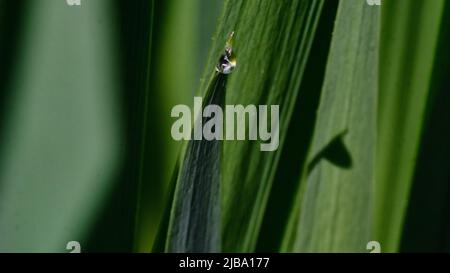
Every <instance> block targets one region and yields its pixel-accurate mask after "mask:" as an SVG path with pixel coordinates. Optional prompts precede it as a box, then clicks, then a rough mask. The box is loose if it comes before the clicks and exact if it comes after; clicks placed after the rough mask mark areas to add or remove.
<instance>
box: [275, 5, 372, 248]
mask: <svg viewBox="0 0 450 273" xmlns="http://www.w3.org/2000/svg"><path fill="white" fill-rule="evenodd" d="M379 14H380V8H379V7H372V6H369V5H367V4H366V3H365V1H356V0H347V1H341V2H340V4H339V8H338V14H337V18H336V24H335V30H334V34H333V39H332V44H331V49H330V55H329V58H328V65H327V70H326V74H325V80H324V84H323V90H322V94H321V100H320V105H319V109H318V111H317V121H316V126H315V129H314V136H313V140H312V144H311V147H310V150H309V153H308V160H307V163H306V165H305V167H304V172H303V178H302V179H301V182H300V183H301V188H300V191H299V193H298V198H297V203H296V205H297V207H296V208H295V209H294V210H293V214H292V216H291V217H292V219H291V222H290V224H289V227H288V232H287V235H286V237H285V241H284V245H283V247H282V251H300V252H362V251H365V248H366V244H367V243H368V242H369V241H370V239H371V234H372V222H373V221H372V218H373V212H372V209H373V208H372V201H373V187H374V166H375V143H376V113H377V112H376V111H377V92H378V45H379V38H378V37H379V24H380V16H379Z"/></svg>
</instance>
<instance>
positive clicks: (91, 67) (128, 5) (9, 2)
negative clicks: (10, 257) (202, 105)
mask: <svg viewBox="0 0 450 273" xmlns="http://www.w3.org/2000/svg"><path fill="white" fill-rule="evenodd" d="M284 1H287V2H289V1H291V2H289V3H300V4H298V5H297V4H292V5H291V4H288V3H287V2H283V0H274V1H273V2H268V0H251V1H250V0H249V1H248V2H245V0H227V1H223V0H161V1H160V0H155V1H150V0H129V1H120V0H81V3H82V5H81V6H68V5H67V3H66V2H65V1H63V0H45V1H38V0H31V1H30V0H28V1H27V0H0V252H68V251H67V250H66V244H67V242H69V241H79V242H80V243H81V246H82V251H83V252H149V251H151V249H152V246H153V244H154V241H155V239H159V240H164V239H165V238H157V234H158V228H159V226H160V221H161V219H162V218H163V215H164V213H165V211H166V212H167V209H168V208H170V204H171V195H170V192H171V190H170V189H171V187H172V186H173V185H170V183H169V182H170V180H171V177H172V175H173V172H174V168H175V163H176V161H177V159H178V156H179V148H180V145H181V144H180V143H178V142H175V141H173V140H172V138H171V136H170V128H171V124H172V121H173V119H172V118H171V117H170V110H171V108H172V107H173V106H174V105H176V104H187V105H191V104H192V103H193V100H192V97H193V96H194V95H195V94H199V93H201V92H202V90H204V89H205V87H204V86H205V82H206V81H205V79H206V78H207V77H208V76H209V75H210V71H211V68H212V66H213V65H214V63H215V61H216V59H215V58H217V54H216V53H217V52H219V51H220V50H222V48H223V43H222V41H223V40H224V39H226V33H228V32H229V31H230V30H233V29H231V28H232V27H234V28H235V29H236V30H237V31H238V32H237V33H238V36H237V40H238V42H237V46H236V47H237V49H238V50H239V49H240V50H241V51H240V52H242V54H241V55H240V56H239V55H238V63H239V61H240V64H242V63H243V64H244V65H243V67H244V68H243V69H242V70H241V71H242V72H236V74H237V76H236V78H235V80H234V81H232V82H231V84H230V101H234V102H235V101H239V99H240V98H242V99H244V101H246V102H254V103H259V102H264V100H266V101H269V100H271V101H277V102H278V101H280V100H281V101H283V102H285V103H286V104H289V105H290V107H289V111H287V110H286V112H283V113H285V114H286V115H285V116H286V120H285V121H284V122H285V124H283V126H284V127H283V128H284V129H283V128H282V130H284V131H282V133H283V134H284V135H285V136H284V141H283V143H282V146H280V149H279V151H278V152H277V154H276V157H274V158H275V159H271V158H269V159H268V161H267V162H269V163H270V164H269V163H267V162H266V164H269V165H270V166H268V167H267V166H266V167H267V168H268V169H270V170H268V171H270V173H271V174H272V175H271V176H270V177H271V178H265V177H260V176H259V174H258V172H259V169H256V170H255V169H252V170H250V168H248V169H249V170H247V169H246V168H244V167H242V168H238V167H235V166H234V165H233V164H235V163H236V164H238V163H242V162H246V161H247V162H250V161H251V160H248V159H249V158H250V157H249V158H247V157H245V155H244V153H240V152H241V151H249V152H248V154H250V148H249V147H247V146H246V147H244V148H242V149H241V148H240V147H238V148H236V147H235V146H233V144H230V146H227V147H226V148H225V150H226V152H228V154H227V155H226V157H225V158H226V160H227V161H226V163H225V166H226V169H225V170H226V172H225V173H227V172H228V174H230V175H229V176H227V177H225V180H226V181H228V182H229V183H228V182H227V183H228V184H225V187H224V188H225V189H226V193H225V195H226V197H225V201H224V202H227V200H228V199H227V197H228V196H238V197H236V198H235V199H233V198H232V197H230V199H231V200H232V201H233V203H232V204H229V206H227V205H225V208H226V209H228V210H226V213H228V214H227V217H228V218H226V219H227V220H228V221H231V223H229V222H228V223H225V226H226V228H225V231H224V236H225V238H226V239H227V241H225V242H224V243H223V244H224V245H225V247H224V248H225V249H226V250H228V251H248V250H251V251H270V252H277V251H295V250H296V249H295V248H288V249H286V248H284V247H283V246H282V245H283V240H286V238H289V237H288V236H287V235H286V234H287V231H286V229H287V226H288V224H289V222H291V221H292V219H294V218H295V217H293V218H292V213H295V212H296V209H295V207H296V203H295V202H296V200H297V192H298V191H300V190H299V188H300V186H299V183H300V182H299V181H302V183H306V182H303V181H304V180H303V179H302V177H303V176H304V175H305V174H304V172H305V169H304V168H303V169H302V166H304V165H307V163H308V162H307V161H308V151H309V145H310V143H311V142H312V139H313V138H314V137H313V136H314V132H315V131H314V128H315V124H316V123H315V122H316V118H317V116H316V115H317V111H318V109H319V103H320V99H321V92H320V90H321V89H322V87H323V83H324V81H326V79H325V78H326V74H325V70H326V67H327V65H329V62H330V61H329V59H328V58H329V56H330V54H329V53H330V51H331V50H332V49H330V48H331V47H332V45H336V44H335V43H332V41H333V36H332V35H331V33H332V32H333V28H334V27H335V25H336V24H335V22H336V21H335V19H336V18H338V15H337V10H338V5H339V4H338V3H339V2H338V1H334V2H333V1H329V2H326V3H325V4H323V8H322V9H321V10H320V9H319V8H318V5H316V4H315V3H319V2H320V3H321V4H320V5H322V2H323V1H321V0H317V1H314V0H289V1H288V0H284ZM342 1H346V0H341V1H340V2H342ZM348 1H355V0H348ZM331 2H333V3H331ZM360 2H362V1H360ZM399 2H401V3H399ZM270 3H271V4H270ZM355 3H356V2H355ZM355 5H356V4H355ZM309 9H311V10H315V12H311V14H313V15H308V16H310V17H308V18H313V16H317V18H318V22H317V28H315V29H314V30H315V32H314V31H309V29H308V28H303V25H302V26H300V23H299V24H298V28H296V27H293V29H294V30H293V32H292V33H290V32H289V31H287V30H286V29H284V28H285V27H286V25H289V24H288V23H292V22H294V23H296V22H297V21H294V20H296V19H295V18H303V17H302V16H305V18H306V17H307V16H306V15H305V14H307V13H303V10H308V11H309ZM308 14H309V13H308ZM380 16H381V17H380V18H381V19H380V21H379V22H378V21H375V20H374V23H373V26H374V27H376V30H378V31H379V34H380V46H379V51H378V53H379V55H377V56H378V58H379V61H380V62H379V73H378V72H377V73H376V74H374V75H373V77H374V78H375V79H376V80H375V81H376V82H377V84H376V85H377V87H376V88H377V91H378V93H377V94H378V104H377V109H376V112H375V115H376V116H377V123H376V126H377V127H376V130H377V145H376V146H374V147H373V149H374V150H376V151H377V152H376V154H377V162H376V167H374V169H373V172H374V177H375V181H376V182H375V185H373V186H374V189H370V190H369V191H370V194H371V196H372V191H373V192H375V193H374V194H373V199H374V201H373V202H374V203H373V204H372V203H370V204H369V206H370V209H373V210H374V219H375V220H374V221H375V223H374V225H373V226H374V230H373V231H372V230H371V233H373V234H374V235H373V237H371V238H370V239H373V240H380V241H381V243H382V247H384V246H386V251H390V252H396V251H405V252H409V251H430V252H435V251H450V223H449V221H450V196H449V195H450V184H449V182H450V169H449V168H448V165H449V162H450V160H449V159H450V158H449V157H450V141H449V140H450V107H449V106H450V90H449V84H448V76H449V73H450V55H449V52H448V48H449V46H450V32H449V29H448V26H449V25H450V3H449V2H448V1H444V0H402V1H395V0H385V1H384V2H383V6H382V8H381V15H380ZM242 18H244V19H242ZM245 18H246V19H245ZM314 18H316V17H314ZM298 20H300V19H298ZM308 20H309V19H308ZM311 20H312V19H311ZM286 22H288V23H286ZM299 22H300V21H299ZM301 22H302V24H303V23H304V22H303V21H301ZM378 23H379V24H378ZM307 26H308V25H307ZM378 27H379V28H378ZM305 29H306V30H305ZM353 30H354V31H358V30H359V29H353ZM239 31H241V32H239ZM252 31H253V32H252ZM296 31H298V33H297V32H296ZM276 33H279V35H280V36H279V37H277V38H278V40H277V39H276V38H274V37H275V36H271V35H275V34H276ZM303 33H306V34H307V35H306V34H305V35H301V34H303ZM239 35H240V36H239ZM283 35H284V36H283ZM305 37H306V38H305ZM239 38H240V39H241V40H240V42H239ZM283 38H285V39H286V41H288V45H285V44H282V43H281V41H284V40H283ZM369 38H370V37H369ZM302 39H306V40H307V41H309V42H310V43H311V49H310V51H308V50H306V51H304V52H303V51H302V52H296V49H297V46H300V45H302V41H304V40H302ZM308 39H309V40H308ZM277 42H279V43H277ZM276 45H277V46H279V47H275V46H276ZM282 45H283V46H282ZM290 45H292V46H290ZM338 45H339V44H338ZM271 46H272V48H271ZM286 48H287V51H282V50H283V49H286ZM302 49H303V47H302ZM377 50H378V48H377ZM286 52H287V53H286ZM308 52H309V54H308ZM238 53H239V52H238ZM208 54H211V55H208ZM289 54H291V55H289ZM296 54H299V55H296ZM211 56H212V57H211ZM280 56H281V57H280ZM291 56H292V57H291ZM331 56H332V55H331ZM239 58H240V59H239ZM266 58H267V59H266ZM355 58H356V57H355ZM363 59H364V58H363ZM266 60H268V62H267V63H265V61H266ZM277 60H279V62H277ZM297 60H301V63H302V64H303V63H304V65H305V69H300V68H298V67H297V63H296V61H297ZM252 61H254V62H252ZM282 61H286V64H287V65H286V67H285V68H283V67H282V66H283V63H282ZM261 63H263V65H261ZM361 63H363V61H361ZM246 64H247V66H246ZM252 65H253V66H252ZM291 68H292V69H291ZM251 69H253V70H251ZM258 69H260V70H258ZM283 69H284V70H283ZM354 69H358V68H354ZM248 70H251V71H250V72H248ZM252 71H253V73H252ZM300 71H301V73H300ZM272 72H273V74H270V73H272ZM294 72H297V73H294ZM238 73H241V74H238ZM291 74H292V75H293V76H292V75H291ZM283 76H285V78H283ZM271 77H274V78H275V80H273V78H271ZM276 80H277V81H276ZM297 80H298V82H297ZM301 80H302V81H301ZM291 81H292V82H295V84H293V85H291V84H288V83H291ZM300 82H301V84H300ZM239 84H242V85H245V84H247V85H246V87H248V89H249V90H250V91H251V90H252V88H254V89H258V88H259V89H258V90H262V91H261V94H259V93H258V94H256V93H252V94H243V95H242V96H241V97H239V96H240V95H239V93H238V91H240V90H238V89H237V87H239V86H240V85H239ZM277 84H278V85H277ZM296 84H297V85H298V87H299V88H294V89H295V92H294V91H293V90H287V92H286V93H276V94H277V95H273V94H275V93H274V92H273V90H271V88H285V89H288V87H291V86H294V87H296V86H297V85H296ZM378 85H379V87H378ZM298 90H301V91H300V95H299V96H297V95H296V94H297V93H296V92H297V91H298ZM271 92H272V93H271ZM322 92H324V91H322ZM255 94H256V95H255ZM279 94H281V95H279ZM283 94H284V95H285V97H282V98H279V96H283ZM253 95H254V96H255V97H252V96H253ZM258 96H259V97H258ZM252 99H253V101H252ZM322 99H323V97H322ZM243 145H247V144H245V143H244V144H243ZM350 146H351V145H350ZM239 149H241V150H239ZM233 152H234V153H233ZM238 152H239V153H238ZM333 152H334V153H336V151H333ZM337 153H338V154H339V153H341V154H340V155H342V153H343V154H344V155H345V153H346V151H345V149H344V151H340V150H338V151H337ZM253 159H254V158H253ZM357 160H358V159H357ZM357 160H356V163H354V164H356V165H357V164H358V161H357ZM264 170H266V169H264ZM371 170H372V169H371ZM251 171H253V172H251ZM261 173H262V171H261ZM259 178H261V181H262V180H264V179H265V181H269V182H268V183H261V184H259V180H258V179H259ZM233 179H234V180H233ZM241 179H242V180H245V181H254V182H255V183H254V184H253V185H250V186H249V187H250V188H245V189H244V190H241V188H238V187H239V185H236V184H233V182H232V181H231V180H233V181H235V182H236V181H241ZM305 181H306V180H305ZM236 183H237V182H236ZM246 185H247V184H246ZM260 186H261V188H264V190H266V191H265V192H264V193H265V194H264V198H263V201H261V200H260V199H258V200H256V197H255V200H254V199H252V198H253V197H251V196H253V194H252V193H251V190H249V189H251V187H255V188H258V187H260ZM241 192H242V193H241ZM266 193H267V194H266ZM239 194H242V195H239ZM245 194H247V195H248V200H251V201H252V202H253V201H255V203H252V206H255V207H258V208H259V209H258V208H254V209H252V208H250V207H245V208H242V211H241V214H239V217H241V218H243V219H247V218H252V219H253V217H256V216H255V214H257V213H260V214H261V215H259V214H258V217H259V218H258V219H259V220H260V222H259V224H258V225H257V227H255V228H254V230H256V231H254V230H253V226H251V227H250V228H249V230H252V232H247V231H242V230H239V229H240V225H241V221H239V220H237V221H234V220H233V218H232V216H233V215H234V213H235V211H236V210H238V209H239V207H240V206H241V205H242V203H238V202H236V200H241V199H239V198H243V199H245ZM345 194H347V193H344V195H345ZM350 195H351V192H350V193H348V195H346V196H350ZM245 200H247V199H245ZM256 201H258V202H261V203H262V204H260V203H256ZM248 202H250V201H248ZM230 211H231V212H230ZM245 213H247V214H245ZM230 215H231V216H230ZM230 217H231V218H230ZM229 219H231V220H229ZM236 219H240V218H236ZM259 220H258V221H259ZM249 221H250V220H249ZM258 221H256V222H258ZM294 222H295V221H294ZM252 223H253V222H252ZM294 225H295V223H294ZM228 227H229V229H228ZM236 230H237V231H236ZM253 231H254V232H253ZM246 232H247V233H246ZM248 233H251V234H248ZM242 234H244V235H245V236H244V235H242ZM241 235H242V236H243V237H242V238H241V237H240V236H241ZM247 235H248V236H247ZM160 236H162V235H160ZM244 237H245V238H244ZM240 239H242V241H241V240H240ZM288 240H289V239H288ZM293 241H295V240H294V239H293ZM243 242H250V243H248V244H246V245H245V247H242V246H241V243H242V244H244V243H243ZM248 245H251V247H250V248H248Z"/></svg>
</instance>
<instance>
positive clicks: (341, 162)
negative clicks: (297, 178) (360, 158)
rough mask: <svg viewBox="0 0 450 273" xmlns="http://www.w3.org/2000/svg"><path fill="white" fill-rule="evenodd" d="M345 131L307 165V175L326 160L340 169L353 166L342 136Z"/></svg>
mask: <svg viewBox="0 0 450 273" xmlns="http://www.w3.org/2000/svg"><path fill="white" fill-rule="evenodd" d="M347 132H348V131H347V130H345V131H344V132H342V133H340V134H339V135H337V136H336V137H335V138H334V139H333V140H332V141H331V142H330V143H329V144H328V145H327V146H326V147H325V148H323V150H322V151H320V152H319V153H318V154H317V155H316V156H315V157H314V158H313V160H311V162H310V163H309V164H308V174H309V173H310V172H311V171H312V170H313V169H314V167H315V166H316V165H317V164H318V163H319V162H320V161H321V160H327V161H328V162H330V163H331V164H333V165H336V166H337V167H339V168H342V169H350V168H351V167H352V166H353V160H352V156H351V154H350V152H349V150H348V149H347V147H346V146H345V143H344V140H343V138H344V136H345V135H346V134H347Z"/></svg>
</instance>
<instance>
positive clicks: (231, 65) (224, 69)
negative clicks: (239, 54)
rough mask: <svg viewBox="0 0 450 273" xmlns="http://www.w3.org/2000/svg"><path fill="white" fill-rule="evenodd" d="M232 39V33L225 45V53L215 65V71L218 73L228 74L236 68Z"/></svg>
mask: <svg viewBox="0 0 450 273" xmlns="http://www.w3.org/2000/svg"><path fill="white" fill-rule="evenodd" d="M233 37H234V31H233V32H231V33H230V36H229V38H228V40H227V44H226V45H225V52H224V54H223V55H222V56H221V57H220V59H219V62H218V63H217V65H216V71H217V72H219V73H222V74H230V73H231V72H233V70H234V69H235V68H236V58H235V56H234V55H233Z"/></svg>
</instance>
